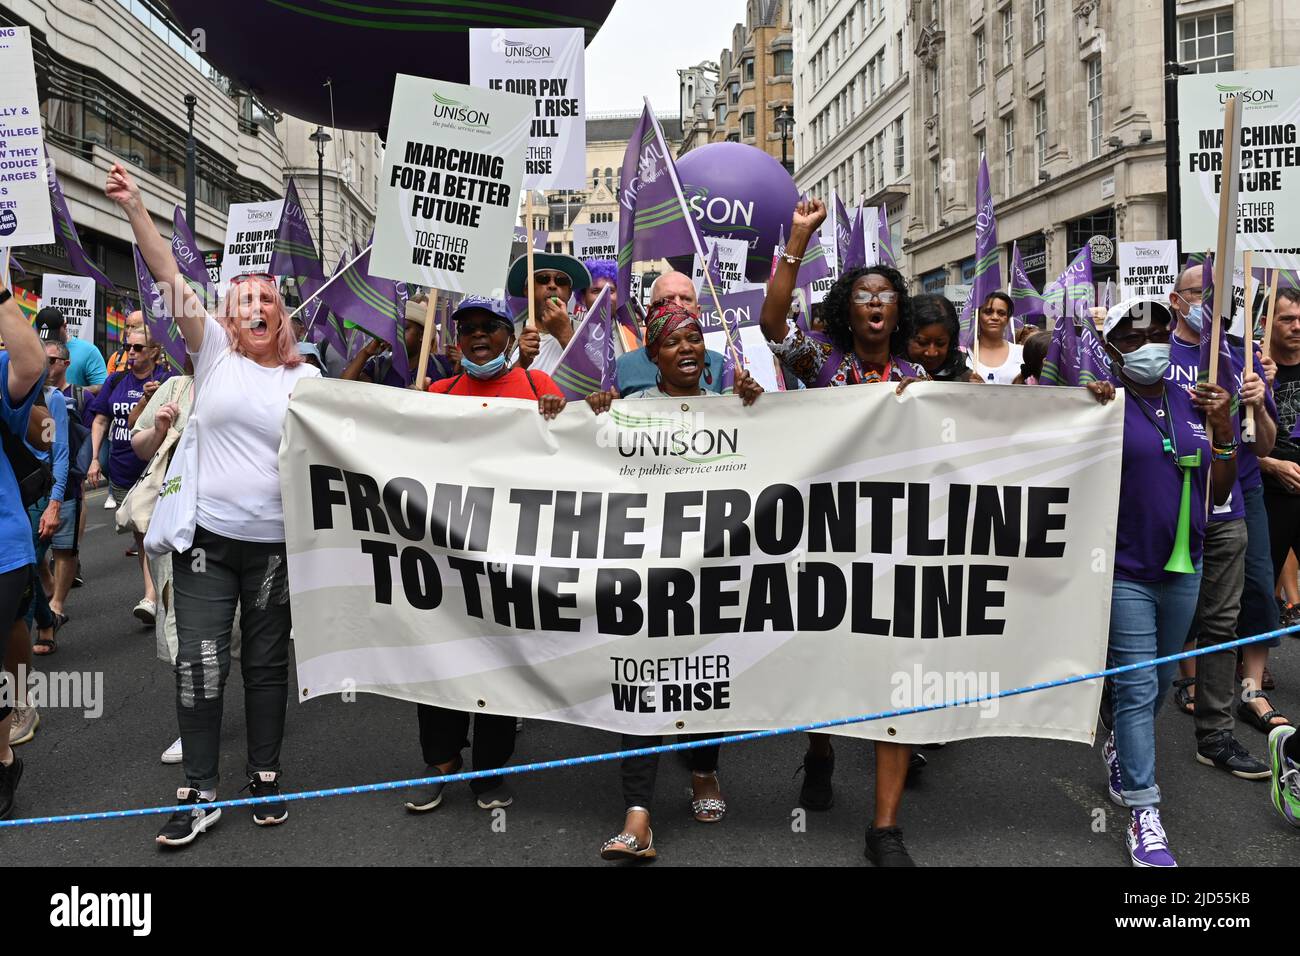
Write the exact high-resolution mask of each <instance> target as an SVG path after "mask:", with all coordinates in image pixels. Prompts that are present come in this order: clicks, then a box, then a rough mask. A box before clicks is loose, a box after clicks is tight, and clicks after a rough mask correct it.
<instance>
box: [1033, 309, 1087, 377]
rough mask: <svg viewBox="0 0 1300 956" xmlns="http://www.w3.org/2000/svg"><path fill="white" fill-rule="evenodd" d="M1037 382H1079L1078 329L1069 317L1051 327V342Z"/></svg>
mask: <svg viewBox="0 0 1300 956" xmlns="http://www.w3.org/2000/svg"><path fill="white" fill-rule="evenodd" d="M1038 384H1039V385H1071V386H1072V385H1078V384H1079V330H1078V328H1077V327H1076V326H1075V324H1074V322H1072V321H1070V320H1069V319H1062V320H1061V321H1059V322H1057V323H1056V326H1055V327H1054V328H1053V329H1052V342H1051V344H1050V345H1048V346H1047V355H1046V356H1044V358H1043V372H1042V374H1041V375H1039V376H1038Z"/></svg>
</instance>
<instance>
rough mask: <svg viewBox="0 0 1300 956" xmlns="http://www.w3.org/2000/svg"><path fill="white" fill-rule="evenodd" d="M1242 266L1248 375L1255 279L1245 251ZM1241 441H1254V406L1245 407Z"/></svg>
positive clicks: (1251, 363)
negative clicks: (1244, 272) (1243, 272)
mask: <svg viewBox="0 0 1300 956" xmlns="http://www.w3.org/2000/svg"><path fill="white" fill-rule="evenodd" d="M1242 258H1243V259H1244V262H1243V265H1244V267H1245V270H1246V329H1245V332H1246V342H1245V345H1246V374H1247V375H1250V374H1251V373H1252V372H1254V371H1255V309H1254V304H1255V295H1254V293H1255V290H1254V284H1255V279H1254V276H1253V275H1252V273H1251V271H1250V250H1249V249H1247V250H1246V251H1245V252H1244V253H1243V254H1242ZM1241 440H1242V441H1243V442H1252V443H1253V442H1254V441H1255V406H1254V405H1247V406H1246V420H1245V421H1244V422H1243V423H1242V425H1241Z"/></svg>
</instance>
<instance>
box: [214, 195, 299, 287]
mask: <svg viewBox="0 0 1300 956" xmlns="http://www.w3.org/2000/svg"><path fill="white" fill-rule="evenodd" d="M283 210H284V200H283V199H272V200H270V201H269V202H244V203H234V204H233V205H232V206H231V207H230V217H229V218H228V219H227V220H226V244H225V247H224V249H223V250H222V254H221V278H220V281H221V282H229V281H230V280H231V279H233V278H235V276H243V275H249V274H250V273H255V272H266V271H267V270H269V269H270V267H271V250H272V249H273V248H274V247H275V233H276V230H278V229H279V228H280V213H281V212H283ZM205 261H206V258H205Z"/></svg>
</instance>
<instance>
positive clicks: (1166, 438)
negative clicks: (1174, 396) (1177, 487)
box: [1133, 386, 1178, 464]
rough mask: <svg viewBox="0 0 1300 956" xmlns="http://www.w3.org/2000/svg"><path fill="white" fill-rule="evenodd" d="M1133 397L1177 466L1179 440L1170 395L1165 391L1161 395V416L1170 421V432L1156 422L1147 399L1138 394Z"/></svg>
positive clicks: (1163, 447)
mask: <svg viewBox="0 0 1300 956" xmlns="http://www.w3.org/2000/svg"><path fill="white" fill-rule="evenodd" d="M1166 387H1168V386H1166ZM1133 397H1134V398H1135V399H1137V406H1138V410H1139V411H1141V412H1142V414H1143V415H1144V416H1146V420H1147V421H1149V422H1150V423H1151V425H1152V427H1153V428H1155V430H1156V431H1158V432H1159V433H1160V438H1161V445H1162V450H1163V451H1165V452H1166V453H1168V454H1169V455H1172V456H1173V460H1174V463H1175V464H1177V463H1178V440H1177V437H1176V435H1175V433H1174V417H1173V413H1172V412H1171V411H1170V410H1169V396H1168V394H1167V393H1166V392H1163V391H1162V392H1161V393H1160V414H1161V416H1162V417H1164V418H1165V419H1166V420H1167V421H1168V423H1169V431H1165V429H1164V427H1163V426H1162V425H1161V424H1160V422H1159V421H1157V420H1156V419H1157V416H1156V415H1152V414H1151V412H1150V406H1148V405H1147V403H1146V399H1144V398H1143V397H1142V396H1141V395H1139V394H1138V393H1137V392H1134V393H1133Z"/></svg>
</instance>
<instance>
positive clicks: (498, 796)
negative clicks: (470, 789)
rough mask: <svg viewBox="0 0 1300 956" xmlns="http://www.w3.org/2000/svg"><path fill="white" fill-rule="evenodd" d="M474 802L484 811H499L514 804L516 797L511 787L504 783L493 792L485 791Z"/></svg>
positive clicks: (492, 790)
mask: <svg viewBox="0 0 1300 956" xmlns="http://www.w3.org/2000/svg"><path fill="white" fill-rule="evenodd" d="M474 802H475V803H477V804H478V805H479V806H480V807H481V808H482V809H484V810H499V809H501V808H502V807H508V806H510V804H512V803H514V802H515V795H514V792H513V791H512V790H511V789H510V785H509V784H507V783H506V782H505V781H502V782H501V783H499V784H497V785H496V786H495V787H493V788H492V789H491V790H484V791H483V792H482V793H480V794H478V795H477V796H476V797H475V800H474Z"/></svg>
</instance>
